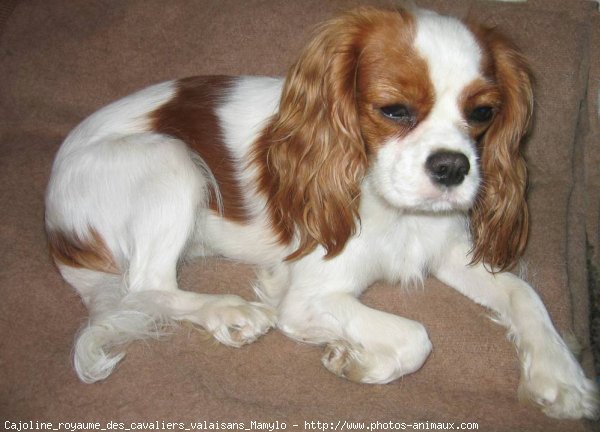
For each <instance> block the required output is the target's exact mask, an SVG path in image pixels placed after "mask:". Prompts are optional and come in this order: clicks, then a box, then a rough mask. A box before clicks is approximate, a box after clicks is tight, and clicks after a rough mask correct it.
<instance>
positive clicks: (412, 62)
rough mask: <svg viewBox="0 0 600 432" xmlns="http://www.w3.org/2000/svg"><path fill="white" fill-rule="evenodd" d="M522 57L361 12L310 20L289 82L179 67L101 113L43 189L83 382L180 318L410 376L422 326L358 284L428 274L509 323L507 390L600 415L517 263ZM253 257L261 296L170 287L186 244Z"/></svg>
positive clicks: (397, 17) (407, 19)
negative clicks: (184, 72) (512, 359)
mask: <svg viewBox="0 0 600 432" xmlns="http://www.w3.org/2000/svg"><path fill="white" fill-rule="evenodd" d="M532 106H533V95H532V79H531V74H530V71H529V68H528V66H527V63H526V61H525V59H524V58H523V56H522V55H521V54H520V52H519V51H518V50H517V49H516V48H515V46H514V45H513V44H512V43H511V42H510V41H509V40H507V39H506V38H505V37H503V36H502V35H501V34H499V33H498V32H497V31H496V30H494V29H490V28H486V27H484V26H481V25H477V24H465V23H463V22H461V21H459V20H457V19H454V18H450V17H446V16H441V15H438V14H436V13H434V12H430V11H424V10H415V11H408V10H403V9H399V10H396V9H394V10H392V9H377V8H366V7H363V8H358V9H354V10H351V11H349V12H346V13H344V14H342V15H340V16H338V17H336V18H333V19H331V20H329V21H327V22H325V23H324V24H323V25H321V26H320V27H319V28H318V30H317V31H316V33H315V35H314V37H313V39H312V40H311V41H310V42H309V43H308V45H307V46H306V47H305V48H304V50H303V51H302V52H301V54H300V56H299V58H298V60H297V61H296V63H295V64H294V65H293V66H292V67H291V68H290V70H289V72H288V74H287V76H286V77H285V79H280V78H269V77H249V76H241V77H227V76H205V77H191V78H185V79H180V80H175V81H169V82H164V83H161V84H157V85H154V86H152V87H149V88H147V89H145V90H142V91H140V92H138V93H135V94H133V95H130V96H128V97H125V98H124V99H122V100H119V101H117V102H114V103H112V104H111V105H108V106H107V107H105V108H103V109H101V110H99V111H98V112H96V113H95V114H93V115H91V116H90V117H88V118H87V119H86V120H84V121H83V122H82V123H81V124H80V125H79V126H77V127H76V128H75V129H74V130H73V131H72V132H71V133H70V134H69V135H68V137H67V138H66V139H65V141H64V143H63V144H62V146H61V148H60V149H59V151H58V153H57V156H56V159H55V161H54V164H53V168H52V174H51V178H50V181H49V186H48V190H47V194H46V216H45V221H46V231H47V235H48V240H49V245H50V251H51V255H52V257H53V259H54V261H55V263H56V265H57V267H58V269H59V270H60V272H61V274H62V276H63V277H64V279H65V280H66V281H67V282H68V283H69V284H70V285H72V286H73V287H74V288H75V289H76V290H77V292H78V293H79V295H80V296H81V298H82V301H83V302H84V303H85V305H86V306H87V308H88V309H89V311H90V318H89V321H88V322H87V324H86V325H85V326H84V327H83V328H82V329H81V330H80V332H79V334H78V335H77V338H76V342H75V348H74V367H75V369H76V372H77V374H78V376H79V378H80V379H81V380H83V381H84V382H86V383H92V382H95V381H98V380H102V379H105V378H106V377H108V376H109V375H110V373H111V372H112V371H113V369H114V367H115V366H116V365H117V363H118V362H119V361H120V360H121V359H122V357H123V356H124V354H123V352H122V349H120V348H122V346H123V345H124V344H125V343H127V342H130V341H132V340H136V339H141V338H144V337H149V336H153V335H156V333H157V331H159V329H160V327H161V326H162V325H163V324H165V323H170V322H173V321H182V320H186V321H190V322H191V323H193V324H195V325H197V326H200V327H202V328H204V329H205V330H207V331H208V332H210V333H211V334H212V335H213V336H214V337H215V338H216V339H218V340H219V341H220V342H222V343H224V344H226V345H230V346H234V347H237V346H240V345H242V344H246V343H250V342H252V341H254V340H255V339H256V338H258V337H259V336H260V335H262V334H264V333H266V332H267V331H268V330H269V329H270V328H272V327H275V326H276V327H277V328H278V329H279V330H280V331H282V332H283V333H284V334H286V335H287V336H289V337H291V338H294V339H296V340H299V341H303V342H307V343H314V344H323V345H325V346H326V348H325V352H324V355H323V357H322V363H323V365H324V366H325V367H326V368H327V369H328V370H330V371H331V372H333V373H334V374H336V375H339V376H341V377H344V378H347V379H350V380H353V381H357V382H361V383H377V384H382V383H387V382H390V381H392V380H395V379H397V378H399V377H401V376H403V375H406V374H409V373H412V372H415V371H416V370H418V369H419V368H420V367H421V366H422V365H423V363H424V362H425V360H426V359H427V357H428V355H429V353H430V352H431V349H432V345H431V342H430V340H429V338H428V335H427V332H426V330H425V328H424V327H423V325H421V324H420V323H418V322H415V321H412V320H409V319H406V318H402V317H399V316H395V315H392V314H389V313H384V312H381V311H378V310H374V309H372V308H369V307H367V306H365V305H363V304H361V303H360V302H359V301H358V300H357V296H358V295H359V294H360V293H361V292H363V291H364V290H365V289H366V288H367V287H369V286H370V285H371V284H373V283H374V282H375V281H378V280H386V281H389V282H393V283H403V284H411V283H420V281H422V279H423V278H424V277H425V276H426V275H432V276H434V277H436V278H438V279H439V280H440V281H442V282H444V283H445V284H447V285H449V286H451V287H453V288H455V289H456V290H458V291H459V292H461V293H462V294H464V295H465V296H467V297H469V298H470V299H472V300H473V301H475V302H477V303H479V304H481V305H483V306H485V307H487V308H489V309H490V310H491V311H493V313H494V314H495V315H496V316H497V321H498V322H499V323H500V324H502V325H504V326H506V327H507V328H508V333H509V335H510V337H511V339H512V340H513V341H514V343H515V345H516V347H517V350H518V355H519V358H520V363H521V367H522V377H521V384H520V393H521V394H522V395H524V396H526V397H527V398H529V399H530V400H532V401H534V402H535V403H537V404H538V405H540V406H541V408H542V410H543V411H544V412H545V413H546V414H547V415H549V416H553V417H560V418H582V417H586V418H596V417H597V416H598V413H599V409H598V391H597V388H596V385H595V384H594V383H593V382H592V381H591V380H589V379H587V378H586V377H585V375H584V373H583V371H582V369H581V367H580V366H579V364H578V362H577V361H576V359H575V358H574V356H573V355H572V353H571V352H570V350H569V349H568V347H567V345H566V344H565V342H564V341H563V340H562V339H561V337H560V336H559V334H558V333H557V331H556V330H555V329H554V327H553V324H552V322H551V320H550V318H549V316H548V313H547V311H546V309H545V307H544V305H543V304H542V302H541V300H540V298H539V297H538V295H537V294H536V293H535V292H534V290H533V289H532V288H531V286H529V285H528V284H527V283H526V282H524V281H523V280H521V279H520V278H518V277H517V276H515V275H513V274H512V273H510V272H508V270H509V269H511V268H512V267H513V266H514V265H515V263H516V262H517V261H518V260H519V257H520V256H521V255H522V253H523V250H524V248H525V245H526V241H527V233H528V210H527V204H526V199H525V195H526V184H527V173H526V165H525V162H524V159H523V157H522V155H521V151H520V148H521V145H520V143H521V141H522V138H523V136H524V135H525V134H526V132H527V129H528V126H529V123H530V119H531V113H532ZM206 256H224V257H227V258H229V259H234V260H239V261H241V262H245V263H250V264H253V265H255V266H256V268H257V269H258V270H257V274H258V278H257V279H258V280H257V282H256V287H255V290H256V292H257V297H258V301H256V302H249V301H246V300H244V299H242V298H240V297H238V296H233V295H226V294H223V295H207V294H200V293H195V292H189V291H183V290H180V289H179V288H178V284H177V270H178V265H179V263H181V262H182V261H183V260H184V259H191V258H194V257H206Z"/></svg>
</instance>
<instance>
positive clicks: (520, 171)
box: [471, 28, 533, 271]
mask: <svg viewBox="0 0 600 432" xmlns="http://www.w3.org/2000/svg"><path fill="white" fill-rule="evenodd" d="M475 32H476V34H477V35H478V37H479V39H480V41H481V43H482V45H483V48H484V52H487V53H488V54H487V56H486V55H485V54H484V69H486V70H487V73H488V75H491V79H492V80H493V81H494V82H495V83H496V84H497V86H498V89H499V92H500V95H501V99H502V100H501V106H500V108H499V110H498V112H497V114H496V116H495V118H494V120H493V122H492V124H491V125H490V127H489V129H488V130H487V132H486V133H485V135H484V136H483V137H482V138H481V141H480V149H481V168H482V173H483V186H482V189H481V192H480V195H479V196H478V198H477V200H476V203H475V206H474V208H473V210H472V213H471V232H472V235H473V241H474V245H473V252H472V253H473V262H479V261H482V262H483V263H484V264H486V265H487V266H488V267H489V268H491V269H492V271H502V270H506V269H508V268H510V267H512V266H513V265H514V264H515V263H516V262H517V260H518V259H519V258H520V256H521V255H522V253H523V251H524V249H525V245H526V243H527V237H528V230H529V213H528V210H527V203H526V201H525V194H526V187H527V169H526V166H525V160H524V159H523V156H522V154H521V141H522V139H523V136H524V135H525V133H526V132H527V129H528V127H529V123H530V119H531V114H532V109H533V92H532V78H531V74H530V71H529V68H528V66H527V64H526V62H525V60H524V58H523V56H522V55H521V54H520V53H519V51H518V50H517V49H516V48H515V47H514V46H513V45H512V44H511V43H510V42H509V41H507V40H506V39H505V38H503V37H502V36H501V35H499V34H498V33H496V32H495V31H494V30H492V29H482V28H480V29H478V30H476V31H475Z"/></svg>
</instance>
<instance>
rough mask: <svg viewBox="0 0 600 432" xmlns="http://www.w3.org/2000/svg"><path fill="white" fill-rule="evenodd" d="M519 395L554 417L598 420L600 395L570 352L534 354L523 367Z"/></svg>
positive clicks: (594, 384)
mask: <svg viewBox="0 0 600 432" xmlns="http://www.w3.org/2000/svg"><path fill="white" fill-rule="evenodd" d="M519 395H520V396H521V397H522V398H525V399H528V400H530V401H532V402H534V403H536V404H537V405H539V406H540V407H541V408H542V411H543V412H544V413H545V414H546V415H548V416H550V417H555V418H564V419H579V418H588V419H598V418H599V417H600V394H599V392H598V386H597V385H596V383H595V382H593V381H591V380H589V379H587V378H586V377H585V375H584V374H583V371H582V370H581V367H580V366H579V364H578V363H577V361H576V360H575V358H574V357H573V356H572V355H571V353H570V352H566V348H565V352H561V353H552V355H550V354H548V353H546V354H545V355H544V356H537V357H535V356H532V358H531V363H530V365H529V367H528V368H526V369H525V370H524V374H523V377H522V379H521V384H520V386H519Z"/></svg>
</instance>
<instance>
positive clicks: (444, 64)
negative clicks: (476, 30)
mask: <svg viewBox="0 0 600 432" xmlns="http://www.w3.org/2000/svg"><path fill="white" fill-rule="evenodd" d="M416 17H417V34H416V38H415V48H416V49H417V51H418V52H419V54H420V55H421V56H422V57H423V58H424V59H425V61H426V62H427V65H428V67H429V74H430V78H431V82H432V84H433V86H434V89H435V95H436V101H440V100H441V99H444V98H445V97H446V96H448V97H450V98H456V97H458V96H459V95H460V92H461V91H462V90H463V89H464V88H465V87H466V86H467V85H468V84H469V83H471V82H472V81H473V80H475V79H476V78H478V77H480V76H481V72H480V64H481V56H482V54H481V48H480V47H479V45H478V44H477V40H476V39H475V37H474V36H473V34H472V33H471V32H470V31H469V30H468V29H467V27H466V26H465V25H464V24H463V23H462V22H460V21H459V20H457V19H455V18H452V17H447V16H441V15H438V14H436V13H434V12H430V11H419V12H418V13H417V15H416Z"/></svg>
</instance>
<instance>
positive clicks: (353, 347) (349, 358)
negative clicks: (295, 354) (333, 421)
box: [321, 328, 431, 384]
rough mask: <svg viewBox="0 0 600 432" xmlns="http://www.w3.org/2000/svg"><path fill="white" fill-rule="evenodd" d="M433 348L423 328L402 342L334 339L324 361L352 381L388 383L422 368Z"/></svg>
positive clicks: (330, 368)
mask: <svg viewBox="0 0 600 432" xmlns="http://www.w3.org/2000/svg"><path fill="white" fill-rule="evenodd" d="M409 341H410V342H409ZM430 352H431V342H430V341H429V338H428V337H427V333H426V332H425V329H424V328H423V330H422V332H417V333H414V334H413V335H412V337H410V338H404V339H403V340H402V341H401V343H398V344H381V345H375V346H370V347H369V348H368V349H367V348H366V347H365V346H364V345H359V344H353V343H350V342H348V341H335V342H330V343H329V344H328V345H327V347H326V348H325V353H324V354H323V357H322V358H321V363H323V365H324V366H325V367H326V368H327V369H328V370H329V371H331V372H333V373H334V374H336V375H338V376H341V377H343V378H346V379H349V380H351V381H356V382H361V383H367V384H385V383H388V382H390V381H393V380H395V379H397V378H400V377H401V376H403V375H407V374H409V373H413V372H415V371H416V370H418V369H419V368H420V367H421V366H422V365H423V363H424V362H425V360H426V359H427V357H428V356H429V353H430Z"/></svg>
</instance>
